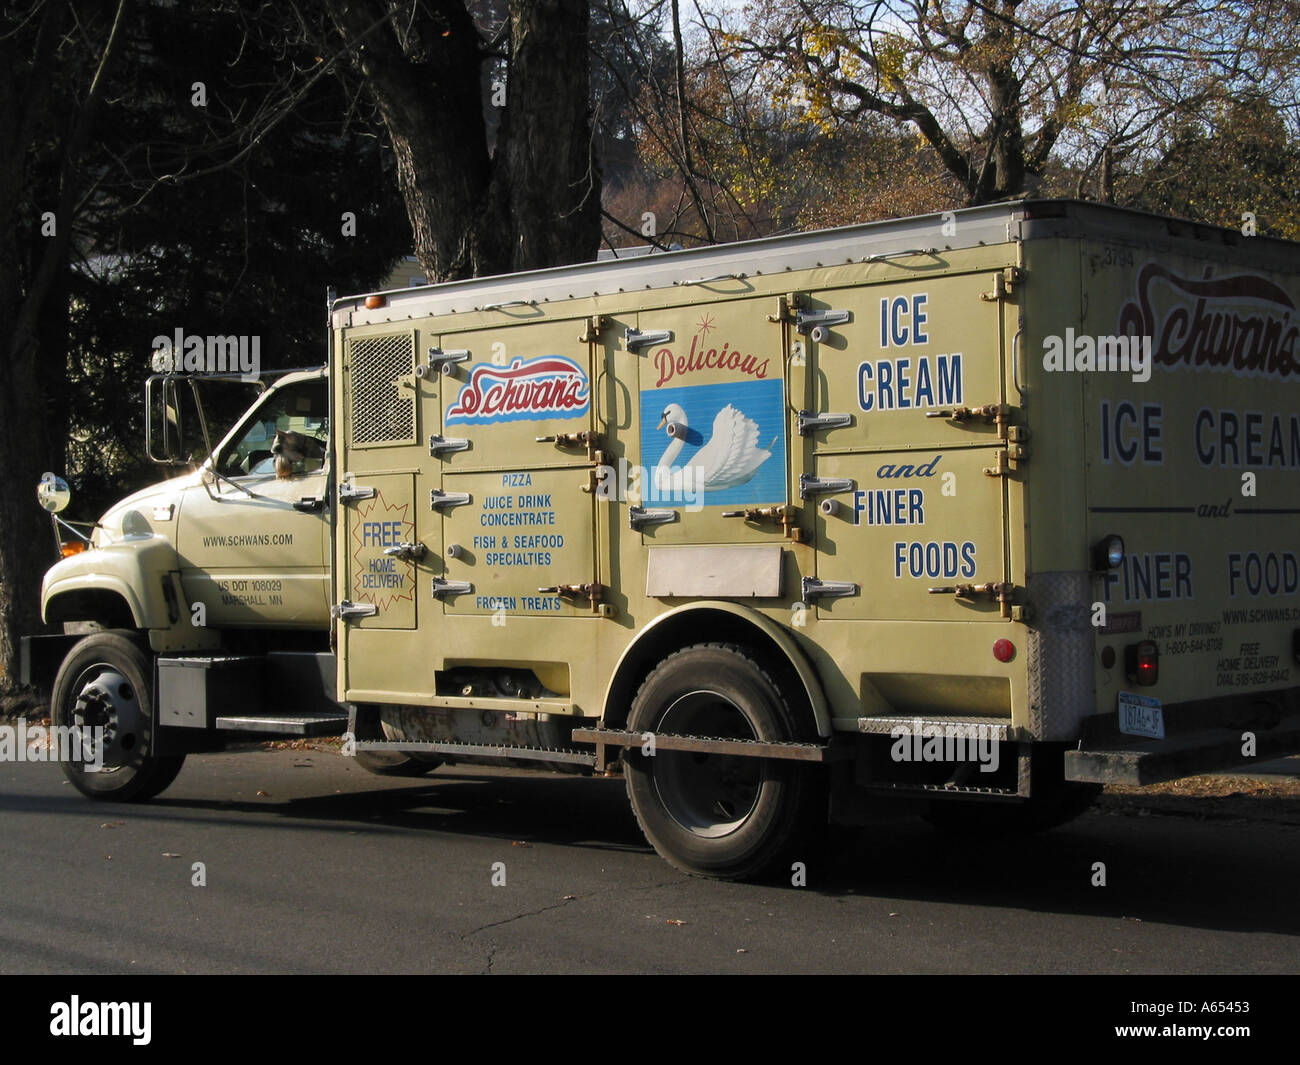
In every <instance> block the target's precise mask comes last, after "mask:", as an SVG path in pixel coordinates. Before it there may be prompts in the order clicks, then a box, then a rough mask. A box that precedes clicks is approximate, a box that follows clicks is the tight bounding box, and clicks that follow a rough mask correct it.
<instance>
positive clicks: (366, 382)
mask: <svg viewBox="0 0 1300 1065" xmlns="http://www.w3.org/2000/svg"><path fill="white" fill-rule="evenodd" d="M348 362H349V364H350V366H351V367H352V443H353V444H356V445H364V444H413V443H415V390H414V389H410V388H398V387H397V382H398V381H399V380H400V379H401V378H403V377H408V376H410V375H411V374H412V373H414V372H415V336H414V334H412V333H394V334H392V335H390V336H378V337H364V338H362V339H360V340H350V341H348Z"/></svg>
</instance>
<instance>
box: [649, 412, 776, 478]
mask: <svg viewBox="0 0 1300 1065" xmlns="http://www.w3.org/2000/svg"><path fill="white" fill-rule="evenodd" d="M665 427H666V428H667V430H668V435H669V436H670V437H672V443H670V444H669V445H668V447H667V449H666V450H665V451H664V453H663V455H662V456H660V458H659V461H658V463H656V464H655V470H654V485H655V488H656V489H658V490H661V491H667V490H673V489H680V488H681V487H682V486H681V483H680V482H681V480H682V477H683V474H684V473H685V472H686V471H683V470H682V469H673V468H672V466H673V463H674V462H676V461H677V456H678V455H679V454H681V450H682V448H683V447H685V446H686V444H687V442H688V441H689V442H690V443H692V444H699V443H700V442H701V441H702V440H703V437H702V436H701V435H700V433H699V431H698V430H695V429H692V428H691V427H690V423H689V422H688V421H687V419H686V411H685V409H683V407H682V405H681V404H680V403H669V404H668V406H666V407H665V408H664V410H663V415H662V417H660V419H659V424H658V426H656V428H658V429H663V428H665ZM775 443H776V438H775V437H774V438H773V440H772V444H769V445H768V448H769V450H764V449H763V448H761V447H759V446H758V423H757V422H756V421H754V419H753V418H748V417H746V416H745V415H744V413H743V412H741V411H739V410H737V409H736V408H735V407H733V406H732V405H731V404H730V403H728V404H727V405H726V406H725V407H723V408H722V410H720V411H718V413H717V414H716V415H715V416H714V419H713V436H712V437H711V438H710V439H709V442H708V443H707V444H704V446H703V447H701V448H700V449H699V451H697V452H695V454H694V455H692V456H691V462H690V466H689V467H688V470H694V471H697V472H695V473H694V474H693V476H694V477H695V478H696V481H697V483H696V485H695V487H696V488H697V489H698V488H699V487H703V488H704V490H705V491H706V492H714V491H718V490H719V489H722V488H731V487H733V486H735V485H740V484H744V483H745V482H746V481H749V480H750V479H752V478H753V476H754V474H755V473H756V472H757V471H758V468H759V467H760V466H761V465H763V463H764V462H766V461H767V460H768V459H769V458H771V457H772V452H771V450H770V448H771V446H772V445H773V444H775ZM699 481H703V484H702V486H701V485H700V484H699V483H698V482H699Z"/></svg>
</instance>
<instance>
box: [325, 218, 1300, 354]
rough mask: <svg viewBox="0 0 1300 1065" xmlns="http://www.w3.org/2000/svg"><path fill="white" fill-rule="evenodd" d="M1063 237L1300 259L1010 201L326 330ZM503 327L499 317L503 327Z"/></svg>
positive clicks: (470, 290)
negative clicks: (1141, 239) (1186, 243)
mask: <svg viewBox="0 0 1300 1065" xmlns="http://www.w3.org/2000/svg"><path fill="white" fill-rule="evenodd" d="M946 223H947V224H949V228H950V229H952V230H953V232H952V233H951V234H945V233H944V232H943V230H944V227H945V224H946ZM1040 223H1041V224H1040ZM1063 227H1064V229H1066V230H1068V231H1069V232H1070V233H1072V234H1075V235H1085V236H1094V237H1101V236H1102V235H1103V234H1106V235H1113V236H1115V238H1116V239H1121V238H1122V237H1125V236H1127V237H1133V236H1138V235H1142V236H1145V237H1147V238H1150V237H1151V236H1155V235H1158V236H1161V237H1163V238H1165V239H1169V238H1171V237H1197V238H1199V239H1200V240H1201V241H1206V240H1209V241H1212V242H1216V243H1219V244H1220V245H1227V246H1231V245H1233V244H1237V243H1238V242H1242V241H1248V242H1249V243H1250V246H1251V247H1252V249H1255V250H1256V252H1259V251H1263V250H1264V249H1265V248H1268V249H1270V250H1271V251H1273V252H1275V253H1281V254H1282V255H1285V256H1286V257H1287V258H1288V259H1289V260H1290V265H1291V266H1292V268H1294V266H1295V261H1296V256H1297V254H1300V244H1297V243H1295V242H1292V241H1287V240H1280V239H1277V238H1273V237H1263V236H1255V237H1243V236H1242V234H1241V233H1240V232H1238V231H1237V230H1234V229H1226V228H1223V227H1220V226H1212V225H1207V224H1204V223H1197V222H1190V221H1184V220H1179V219H1172V218H1168V217H1165V216H1162V215H1156V214H1151V213H1149V212H1146V211H1138V210H1133V209H1131V208H1125V207H1115V206H1111V205H1109V204H1099V203H1092V202H1088V201H1083V200H1014V201H1009V202H1004V203H996V204H988V205H985V206H981V207H966V208H960V209H955V210H953V211H950V212H939V213H933V214H927V215H917V216H914V217H910V218H897V219H888V220H885V221H880V222H867V223H862V224H859V225H853V226H844V227H841V228H836V229H820V230H814V231H812V232H806V233H793V234H788V235H784V236H776V237H762V238H758V239H755V240H745V241H738V242H735V243H731V244H714V245H707V246H704V247H698V248H688V249H684V250H681V251H669V252H662V253H659V254H655V255H644V256H636V257H633V258H628V259H611V260H605V261H602V262H594V263H579V264H575V265H571V266H558V267H551V268H549V269H543V270H529V271H525V272H522V273H515V274H499V275H495V276H491V277H481V278H469V279H466V280H463V281H448V282H443V283H441V284H436V285H421V286H418V287H415V288H403V289H393V290H390V291H387V292H383V293H382V294H383V295H384V297H385V305H384V306H382V307H379V308H375V309H367V308H366V307H365V299H366V295H367V294H365V293H363V294H359V295H353V296H344V297H341V298H339V299H336V300H335V301H334V303H333V304H332V306H331V311H332V317H333V323H334V327H335V328H342V327H344V326H350V325H351V326H355V325H366V324H375V323H383V322H394V321H407V320H410V319H415V318H425V317H429V316H431V315H440V314H453V313H464V312H466V311H482V310H492V309H497V310H503V311H505V310H508V309H510V308H512V307H519V306H524V307H526V306H528V305H530V304H535V303H548V302H553V301H560V300H568V299H581V298H584V297H590V296H606V295H616V294H618V293H621V292H629V291H644V290H647V289H651V290H653V289H664V288H670V287H673V286H690V285H707V284H711V283H719V282H725V281H727V280H735V279H743V278H745V277H750V276H757V275H768V274H775V273H784V272H787V271H795V270H808V269H815V268H817V267H821V266H839V265H843V264H845V263H850V262H872V261H881V260H884V259H888V258H894V257H901V256H904V255H909V254H912V255H937V254H939V253H942V252H947V251H953V250H957V249H961V248H973V247H979V246H981V245H988V244H1004V243H1007V242H1008V241H1012V240H1017V239H1022V240H1029V239H1034V238H1035V237H1048V236H1063V235H1065V232H1063ZM375 294H376V293H370V295H375ZM737 294H738V295H739V294H740V293H737ZM508 320H509V318H508V317H503V322H504V321H508Z"/></svg>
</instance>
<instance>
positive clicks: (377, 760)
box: [356, 751, 442, 777]
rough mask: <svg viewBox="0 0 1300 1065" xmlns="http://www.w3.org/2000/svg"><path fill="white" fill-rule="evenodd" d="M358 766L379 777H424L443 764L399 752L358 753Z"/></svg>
mask: <svg viewBox="0 0 1300 1065" xmlns="http://www.w3.org/2000/svg"><path fill="white" fill-rule="evenodd" d="M356 759H357V765H359V766H360V767H361V768H362V769H364V770H365V771H366V772H367V773H374V774H375V776H377V777H422V776H424V775H425V774H427V773H432V772H433V771H434V770H435V769H437V768H438V766H440V765H442V762H441V761H440V760H439V759H437V758H421V757H419V756H417V755H413V754H402V753H401V752H398V751H357V753H356Z"/></svg>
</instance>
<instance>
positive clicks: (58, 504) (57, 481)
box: [36, 473, 72, 514]
mask: <svg viewBox="0 0 1300 1065" xmlns="http://www.w3.org/2000/svg"><path fill="white" fill-rule="evenodd" d="M36 499H37V501H38V502H39V503H40V504H41V508H42V509H43V510H48V511H49V512H50V513H51V514H57V513H58V512H59V511H61V510H62V509H63V508H64V507H66V506H67V505H68V503H69V501H70V500H71V499H72V489H71V488H69V487H68V482H67V481H65V480H64V479H63V478H62V477H60V476H59V475H58V474H55V473H43V474H41V482H40V484H38V485H37V486H36Z"/></svg>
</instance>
